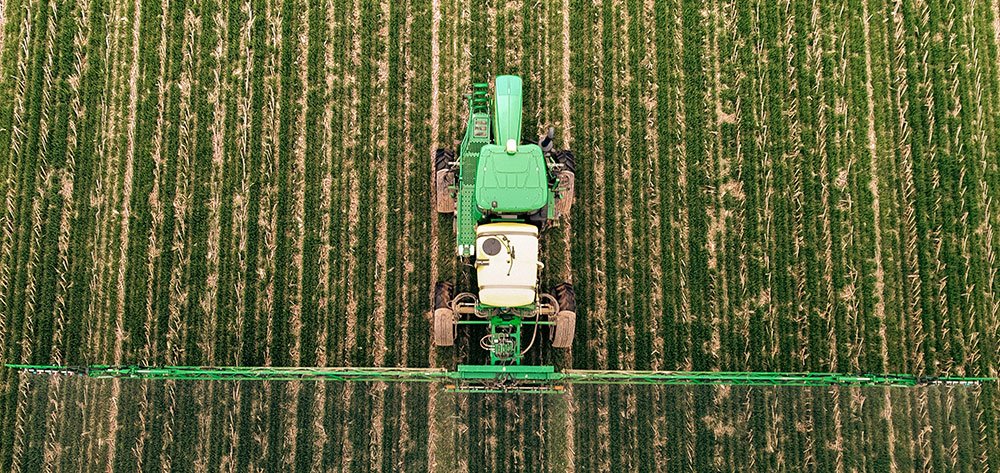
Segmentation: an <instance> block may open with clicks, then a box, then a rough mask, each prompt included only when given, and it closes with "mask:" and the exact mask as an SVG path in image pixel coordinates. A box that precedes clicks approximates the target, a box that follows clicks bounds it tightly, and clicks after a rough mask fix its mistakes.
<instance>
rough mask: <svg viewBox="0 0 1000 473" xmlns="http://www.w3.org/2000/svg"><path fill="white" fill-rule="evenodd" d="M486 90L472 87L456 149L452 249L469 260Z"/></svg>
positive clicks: (486, 129)
mask: <svg viewBox="0 0 1000 473" xmlns="http://www.w3.org/2000/svg"><path fill="white" fill-rule="evenodd" d="M489 124H490V108H489V93H488V87H487V85H486V84H484V83H478V84H473V86H472V95H470V96H469V121H468V123H467V124H466V127H465V136H464V137H463V139H462V144H461V146H460V147H459V159H458V160H459V163H460V164H459V168H458V183H457V185H458V192H457V200H458V201H457V203H456V213H455V219H456V221H455V249H456V252H457V253H458V255H459V256H465V257H467V256H473V255H474V254H475V251H476V225H478V224H479V219H480V218H482V213H481V212H480V211H479V208H478V207H476V187H475V186H476V169H477V167H478V163H479V151H480V149H481V148H482V147H483V146H484V145H487V144H489V142H490V125H489Z"/></svg>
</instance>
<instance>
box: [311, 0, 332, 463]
mask: <svg viewBox="0 0 1000 473" xmlns="http://www.w3.org/2000/svg"><path fill="white" fill-rule="evenodd" d="M325 7H326V8H325V11H326V22H327V23H326V37H325V43H324V46H323V65H324V69H323V77H324V83H323V86H324V90H325V92H324V94H323V99H324V100H323V103H324V108H323V115H322V117H323V142H322V143H321V145H320V153H321V154H322V157H323V164H322V166H320V172H322V173H323V179H322V181H321V186H320V204H319V205H320V208H321V209H322V210H321V216H320V231H319V239H320V243H319V276H318V279H319V281H318V287H317V291H316V292H317V299H318V303H317V310H316V313H317V316H318V317H319V319H320V320H322V322H321V323H320V324H319V327H318V331H317V334H316V353H315V356H316V366H326V365H327V363H328V353H327V343H328V342H329V329H328V327H329V324H328V323H327V321H328V320H329V319H330V318H331V317H330V315H331V311H330V305H331V300H330V299H331V297H332V294H331V291H330V275H331V272H332V270H331V261H330V258H331V256H332V246H331V236H330V235H331V231H332V229H331V226H332V217H331V215H330V213H331V208H332V205H333V138H334V131H333V102H334V91H335V88H334V83H335V80H336V79H337V75H336V72H337V71H336V65H335V62H334V61H335V59H334V50H335V49H334V48H335V47H336V45H335V41H334V40H333V36H334V31H336V29H337V24H336V16H335V15H334V13H333V12H334V11H335V10H334V8H335V5H334V1H333V0H326V2H325ZM326 399H327V390H326V383H316V385H315V390H314V392H313V409H312V416H313V423H312V429H313V431H312V432H311V435H312V436H313V442H312V446H313V449H312V458H311V459H310V462H309V469H310V471H314V472H315V471H322V469H323V456H324V453H325V450H326V443H327V441H328V439H329V435H328V433H327V431H326V427H325V425H324V419H325V418H326V416H327V413H326Z"/></svg>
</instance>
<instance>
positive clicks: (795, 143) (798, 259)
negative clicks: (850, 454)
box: [782, 2, 810, 463]
mask: <svg viewBox="0 0 1000 473" xmlns="http://www.w3.org/2000/svg"><path fill="white" fill-rule="evenodd" d="M785 9H786V10H787V11H788V14H787V15H788V16H787V17H786V18H785V25H784V29H785V31H784V43H785V45H786V50H785V68H786V70H787V75H788V76H787V80H788V90H787V93H788V95H787V99H788V103H787V105H786V106H787V108H786V109H785V110H784V114H785V115H786V116H787V117H789V118H788V120H789V123H788V135H789V136H788V138H787V141H788V144H787V145H786V150H785V153H786V154H785V155H784V156H783V157H782V159H783V160H785V161H790V162H791V173H792V187H791V189H790V191H791V193H792V196H791V206H792V249H793V253H792V261H793V263H792V264H791V268H790V272H791V279H792V283H793V284H794V285H795V287H794V297H795V299H794V302H793V304H794V306H793V313H794V314H795V315H794V320H795V324H796V325H797V326H798V327H799V329H798V330H797V333H796V341H797V343H798V347H797V348H798V350H797V351H798V353H796V354H795V355H797V356H796V358H797V360H796V361H797V362H798V365H797V366H795V368H796V369H800V370H805V369H806V360H807V358H808V356H809V329H810V327H809V310H810V307H809V295H808V293H807V291H806V276H805V272H806V268H805V267H804V261H803V258H802V249H803V247H804V246H805V242H804V237H803V234H804V233H805V229H804V226H803V220H804V219H805V210H804V208H803V207H804V202H803V200H804V192H803V188H802V164H803V157H802V149H803V145H802V123H801V119H800V104H799V94H800V88H799V70H798V67H797V62H796V56H797V55H798V54H799V51H797V50H796V46H795V38H794V34H795V21H796V17H795V13H794V8H793V7H792V5H791V4H790V2H789V3H786V5H785ZM788 147H790V148H791V149H790V150H789V149H787V148H788ZM788 153H790V156H789V155H788ZM807 463H808V462H807Z"/></svg>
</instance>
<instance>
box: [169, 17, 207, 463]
mask: <svg viewBox="0 0 1000 473" xmlns="http://www.w3.org/2000/svg"><path fill="white" fill-rule="evenodd" d="M198 6H200V5H198ZM200 26H201V19H200V18H199V17H198V16H196V14H195V11H194V9H193V6H190V5H188V6H186V7H185V11H184V29H183V32H184V39H183V42H182V44H181V73H180V80H179V81H178V83H177V87H178V90H179V94H180V106H179V108H180V117H179V125H178V149H177V157H178V165H177V178H176V179H177V181H176V182H177V185H176V193H175V195H174V201H173V204H172V205H173V209H174V232H173V241H172V243H171V249H172V251H173V252H174V254H175V263H174V265H173V267H172V268H171V271H170V282H169V288H170V295H169V301H168V303H167V313H168V326H167V341H166V343H167V345H166V347H165V348H166V361H167V363H166V364H167V365H177V364H179V363H180V362H182V360H184V359H185V358H184V357H185V353H184V344H185V340H184V339H185V338H186V333H187V328H186V326H185V323H184V321H183V320H182V317H183V315H184V314H186V313H187V312H188V310H189V304H190V300H189V293H188V291H189V282H190V281H189V279H190V269H189V267H190V264H191V251H192V250H191V248H190V247H189V245H188V243H189V241H188V240H189V239H190V234H189V233H188V228H187V221H188V210H189V207H190V205H191V204H192V199H193V197H192V192H193V191H194V190H193V189H191V187H190V185H191V182H190V181H191V179H192V175H193V173H194V172H195V170H194V169H192V165H191V161H192V158H193V157H194V154H195V152H196V150H195V147H196V136H195V133H196V130H197V129H198V122H197V118H198V115H197V113H196V111H195V110H193V107H192V88H193V87H195V81H196V78H195V75H194V74H195V62H196V55H197V50H196V47H197V46H196V45H197V44H198V42H197V39H198V37H199V36H200ZM165 390H166V393H165V398H166V405H167V407H166V415H165V418H164V422H163V427H162V430H163V445H162V449H161V450H160V469H161V470H162V471H168V470H170V469H171V468H172V466H173V458H172V455H173V453H174V452H173V451H172V450H173V449H174V448H175V445H174V421H175V417H176V412H177V408H178V406H177V386H176V382H175V381H166V383H165Z"/></svg>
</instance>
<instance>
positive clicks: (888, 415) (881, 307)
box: [861, 0, 898, 472]
mask: <svg viewBox="0 0 1000 473" xmlns="http://www.w3.org/2000/svg"><path fill="white" fill-rule="evenodd" d="M861 5H862V24H863V29H864V37H865V42H864V43H865V48H864V49H865V99H866V102H867V106H868V109H867V122H868V129H867V133H866V138H867V148H868V153H869V159H870V160H871V161H870V164H869V165H870V168H869V173H870V174H871V180H870V182H869V191H870V192H871V193H872V213H873V214H874V218H875V222H874V225H873V227H874V232H875V317H876V318H877V319H878V320H879V351H880V354H881V357H882V368H883V369H887V368H888V367H889V347H888V340H887V337H886V324H885V269H884V268H883V266H882V230H881V222H882V213H881V212H882V211H881V207H880V205H881V204H880V201H879V175H878V173H879V170H878V159H879V157H878V152H877V143H876V135H875V92H874V88H873V86H872V51H871V27H870V25H869V22H870V17H869V15H868V0H863V1H862V3H861ZM882 400H883V403H884V406H883V411H882V416H883V418H884V419H885V421H886V428H887V435H888V443H889V445H888V446H887V447H888V449H887V450H888V452H887V453H888V455H889V471H891V472H896V471H898V465H897V464H896V432H895V426H894V425H893V422H892V421H893V417H892V399H891V398H890V397H889V390H888V389H886V390H884V392H883V399H882Z"/></svg>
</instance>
